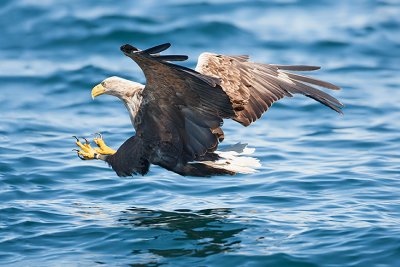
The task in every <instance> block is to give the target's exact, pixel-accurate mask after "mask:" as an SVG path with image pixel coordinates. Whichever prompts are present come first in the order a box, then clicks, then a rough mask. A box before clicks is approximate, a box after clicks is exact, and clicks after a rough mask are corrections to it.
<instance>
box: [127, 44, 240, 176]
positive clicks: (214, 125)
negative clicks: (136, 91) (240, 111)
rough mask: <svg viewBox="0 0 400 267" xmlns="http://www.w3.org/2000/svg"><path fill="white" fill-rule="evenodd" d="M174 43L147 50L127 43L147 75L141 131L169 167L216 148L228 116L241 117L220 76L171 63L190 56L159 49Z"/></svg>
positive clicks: (154, 158) (157, 160)
mask: <svg viewBox="0 0 400 267" xmlns="http://www.w3.org/2000/svg"><path fill="white" fill-rule="evenodd" d="M169 46H170V45H169V44H163V45H159V46H156V47H153V48H149V49H147V50H143V51H141V50H139V49H137V48H135V47H133V46H131V45H124V46H122V47H121V50H122V51H123V52H124V54H125V55H126V56H128V57H130V58H131V59H133V60H134V61H135V62H136V63H137V64H138V65H139V66H140V68H141V69H142V70H143V72H144V75H145V77H146V80H147V83H146V86H145V88H144V90H143V92H142V97H143V99H142V103H141V105H140V107H139V112H138V114H137V116H136V119H135V123H134V124H135V128H136V135H137V136H140V137H141V138H142V139H143V140H144V144H145V146H146V147H147V148H146V149H147V150H148V151H150V156H149V160H150V162H151V163H154V164H158V165H161V166H163V167H165V168H167V169H168V168H169V169H170V168H172V167H173V166H175V165H176V164H178V163H183V164H185V163H186V162H189V161H192V160H195V159H196V158H198V157H200V156H202V155H204V154H206V153H207V152H210V151H214V150H215V149H216V148H217V145H218V138H219V137H220V134H221V132H220V128H219V127H220V126H221V125H222V119H223V118H231V117H234V116H235V112H234V110H233V108H232V104H231V102H230V98H229V97H228V95H227V94H226V93H225V92H224V91H223V90H222V88H221V87H220V86H219V82H220V81H219V79H216V78H213V77H209V76H206V75H203V74H200V73H198V72H196V71H194V70H192V69H189V68H185V67H182V66H178V65H174V64H172V63H170V62H168V61H181V60H185V59H187V57H186V56H182V55H166V56H165V55H158V54H156V53H159V52H161V51H163V50H165V49H167V48H168V47H169Z"/></svg>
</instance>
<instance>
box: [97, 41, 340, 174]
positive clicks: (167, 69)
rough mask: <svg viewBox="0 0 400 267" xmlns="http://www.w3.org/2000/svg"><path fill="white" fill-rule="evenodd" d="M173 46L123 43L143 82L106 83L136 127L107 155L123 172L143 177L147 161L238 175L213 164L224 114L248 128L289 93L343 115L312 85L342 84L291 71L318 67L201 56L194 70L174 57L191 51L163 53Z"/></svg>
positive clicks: (336, 103) (335, 102) (176, 169)
mask: <svg viewBox="0 0 400 267" xmlns="http://www.w3.org/2000/svg"><path fill="white" fill-rule="evenodd" d="M169 46H170V44H163V45H159V46H156V47H152V48H150V49H147V50H143V51H142V50H139V49H137V48H135V47H133V46H131V45H124V46H122V47H121V50H122V52H123V53H124V54H125V55H126V56H128V57H130V58H131V59H132V60H134V61H135V62H136V63H137V64H138V65H139V67H140V68H141V69H142V70H143V72H144V75H145V77H146V85H145V86H143V85H139V84H137V83H133V82H130V81H127V80H123V79H121V78H116V77H113V78H109V79H106V80H105V81H103V83H102V85H103V86H104V87H105V89H106V91H105V92H104V93H106V94H111V95H114V96H117V97H119V98H120V99H121V100H123V101H124V103H125V105H126V107H127V108H128V110H129V112H130V115H131V120H132V124H133V126H134V128H135V130H136V135H135V136H134V137H131V138H129V139H128V140H127V141H126V142H125V143H124V144H123V145H122V146H121V147H120V148H119V149H118V151H117V152H116V153H115V154H113V155H109V156H105V157H104V160H105V161H106V162H108V163H109V164H110V165H111V167H112V168H113V169H114V170H115V171H116V172H117V174H118V175H120V176H127V175H131V174H137V173H138V174H142V175H144V174H146V173H147V172H148V170H149V167H150V164H156V165H159V166H161V167H164V168H166V169H168V170H171V171H174V172H176V173H178V174H181V175H195V176H210V175H220V174H234V173H235V172H240V170H235V169H234V168H232V166H231V167H227V165H229V164H228V163H227V164H225V165H224V164H222V165H221V164H216V163H215V161H216V160H218V159H220V158H221V157H220V156H219V155H218V154H217V151H216V150H217V147H218V144H219V142H221V141H222V140H223V137H224V134H223V131H222V129H221V126H222V123H223V119H229V118H230V119H233V120H235V121H237V122H239V123H241V124H242V125H244V126H248V125H250V124H251V123H252V122H254V121H256V120H257V119H259V118H260V117H261V115H262V114H263V113H264V112H265V111H267V110H268V109H269V108H270V107H271V105H272V104H273V103H274V102H276V101H278V100H279V99H282V98H283V97H285V96H288V97H291V96H292V95H293V94H303V95H306V96H308V97H310V98H313V99H315V100H317V101H319V102H320V103H322V104H324V105H326V106H328V107H330V108H331V109H333V110H335V111H337V112H339V113H341V110H340V108H341V107H342V106H343V105H342V104H341V103H340V102H339V101H338V100H337V99H335V98H334V97H332V96H330V95H328V94H326V93H324V92H323V91H320V90H318V89H316V88H314V87H312V86H320V87H325V88H328V89H333V90H337V89H339V87H337V86H335V85H333V84H331V83H327V82H324V81H320V80H317V79H314V78H310V77H307V76H302V75H298V74H294V73H290V72H288V71H309V70H316V69H319V67H314V66H285V65H271V64H259V63H254V62H250V61H249V60H248V57H247V56H225V55H217V54H211V53H203V54H201V55H200V57H199V61H198V64H197V67H196V70H192V69H189V68H186V67H183V66H179V65H175V64H172V63H170V62H169V61H182V60H186V59H187V56H183V55H159V54H158V53H160V52H162V51H164V50H166V49H167V48H169ZM116 84H118V86H117V85H116Z"/></svg>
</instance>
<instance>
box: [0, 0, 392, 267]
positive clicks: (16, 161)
mask: <svg viewBox="0 0 400 267" xmlns="http://www.w3.org/2000/svg"><path fill="white" fill-rule="evenodd" d="M399 14H400V3H399V1H396V0H376V1H372V0H371V1H368V0H353V1H346V0H342V1H328V0H322V1H320V0H319V1H317V0H315V1H311V0H310V1H309V0H275V1H244V0H243V1H233V0H230V1H222V0H213V1H212V0H201V1H197V0H196V1H189V0H180V1H178V0H174V1H100V0H87V1H78V0H42V1H37V0H2V1H1V3H0V29H1V30H0V33H1V34H0V92H1V93H0V265H1V266H400V182H399V180H400V156H399V153H400V34H399V33H400V15H399ZM164 42H171V43H172V44H173V47H172V48H171V49H170V51H169V52H170V53H176V54H187V55H189V56H190V59H189V61H188V62H185V63H183V64H184V65H185V66H188V67H194V66H195V64H196V61H197V56H198V55H199V54H200V53H201V52H204V51H210V52H217V53H223V54H239V55H240V54H249V55H250V56H251V58H252V60H254V61H258V62H264V63H277V64H310V65H320V66H323V68H322V70H321V71H318V72H316V73H315V74H313V75H314V76H315V77H318V78H320V79H324V80H327V81H330V82H332V83H334V84H337V85H339V86H341V87H342V88H343V90H341V91H338V92H331V93H332V94H333V95H334V96H335V97H337V98H338V99H340V100H341V101H342V102H343V103H344V104H345V105H346V107H345V109H344V113H345V115H344V116H341V115H338V114H336V113H335V112H333V111H331V110H329V109H328V108H326V107H324V106H322V105H320V104H319V103H317V102H315V101H313V100H311V99H308V98H306V97H302V96H296V97H295V98H291V99H285V100H282V101H280V102H279V103H276V104H274V106H273V107H272V108H271V110H270V111H268V112H267V113H266V114H265V115H264V116H263V117H262V119H260V120H259V121H257V123H255V124H253V125H251V126H250V127H247V128H245V127H242V126H241V125H239V124H237V123H235V122H231V121H226V122H225V126H224V130H225V134H226V139H225V141H224V143H225V144H226V145H232V144H235V143H236V142H239V141H242V142H247V143H249V145H250V146H251V147H255V148H256V152H255V156H256V157H257V158H259V159H260V161H261V163H262V166H263V167H261V168H260V170H259V172H258V173H255V174H251V175H237V176H228V177H212V178H193V177H182V176H178V175H176V174H174V173H171V172H168V171H166V170H164V169H161V168H159V167H153V168H152V169H151V171H150V173H149V174H148V175H147V176H144V177H141V176H135V177H128V178H118V177H117V176H116V175H115V173H114V172H113V171H112V170H110V169H109V168H108V167H107V166H106V165H105V164H104V163H103V162H99V161H81V160H79V159H78V158H77V157H76V155H75V153H74V152H73V151H71V149H73V148H74V139H73V138H72V137H71V136H72V135H79V136H87V137H91V136H90V134H92V133H95V132H98V131H101V132H102V133H103V134H104V137H105V139H106V141H108V143H109V144H110V145H111V146H112V147H118V146H119V145H120V144H121V143H122V142H123V141H124V140H125V139H127V138H128V137H130V136H131V135H132V134H133V129H132V127H131V125H130V120H129V116H128V114H127V112H126V111H125V108H124V106H123V105H122V104H121V103H120V102H119V101H118V100H117V99H116V98H113V97H110V96H104V97H99V98H98V99H96V100H95V101H92V99H91V96H90V90H91V88H92V87H93V86H94V85H95V84H97V83H99V82H100V81H101V80H103V79H104V78H106V77H108V76H111V75H118V76H122V77H125V78H128V79H132V80H136V81H139V82H142V83H144V82H145V79H144V76H143V74H142V72H141V70H140V69H139V68H138V67H137V66H136V65H135V63H134V62H132V61H131V60H130V59H129V58H127V57H125V56H123V55H122V54H121V52H120V51H119V46H120V45H122V44H125V43H131V44H133V45H135V46H137V47H139V48H142V49H143V48H147V47H150V46H153V45H157V44H160V43H164Z"/></svg>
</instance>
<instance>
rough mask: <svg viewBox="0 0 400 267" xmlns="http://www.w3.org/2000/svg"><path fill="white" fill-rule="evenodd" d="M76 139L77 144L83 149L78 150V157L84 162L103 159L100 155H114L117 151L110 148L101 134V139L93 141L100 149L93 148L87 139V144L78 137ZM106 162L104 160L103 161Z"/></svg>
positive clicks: (97, 138)
mask: <svg viewBox="0 0 400 267" xmlns="http://www.w3.org/2000/svg"><path fill="white" fill-rule="evenodd" d="M74 137H75V139H76V142H75V144H76V145H77V146H78V147H79V148H80V149H81V150H77V149H75V150H76V151H77V153H78V157H79V158H80V159H83V160H90V159H101V158H99V154H100V155H112V154H114V153H115V152H116V151H115V150H114V149H112V148H110V147H108V146H107V145H106V144H105V143H104V140H103V138H102V136H101V135H100V134H99V137H96V138H94V139H93V141H94V142H95V143H96V145H97V146H98V147H96V148H93V147H92V146H91V145H90V143H89V141H88V140H87V139H86V138H84V139H85V141H86V142H85V143H82V142H81V141H80V140H79V139H78V138H77V137H76V136H74ZM103 160H104V159H103Z"/></svg>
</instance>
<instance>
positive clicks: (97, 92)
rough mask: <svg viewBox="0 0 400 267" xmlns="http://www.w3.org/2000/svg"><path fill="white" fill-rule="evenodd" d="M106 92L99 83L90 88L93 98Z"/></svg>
mask: <svg viewBox="0 0 400 267" xmlns="http://www.w3.org/2000/svg"><path fill="white" fill-rule="evenodd" d="M105 92H106V88H104V86H103V85H101V83H99V84H98V85H96V86H95V87H93V89H92V98H93V99H94V98H95V97H96V96H99V95H102V94H104V93H105Z"/></svg>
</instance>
